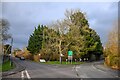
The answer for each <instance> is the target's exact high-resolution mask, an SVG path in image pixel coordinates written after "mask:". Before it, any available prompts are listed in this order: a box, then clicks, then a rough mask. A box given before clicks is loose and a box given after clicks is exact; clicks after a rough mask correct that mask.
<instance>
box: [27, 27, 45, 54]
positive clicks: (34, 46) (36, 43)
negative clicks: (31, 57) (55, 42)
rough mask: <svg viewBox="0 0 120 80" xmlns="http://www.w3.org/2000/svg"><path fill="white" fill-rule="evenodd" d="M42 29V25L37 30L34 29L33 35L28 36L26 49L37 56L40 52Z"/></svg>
mask: <svg viewBox="0 0 120 80" xmlns="http://www.w3.org/2000/svg"><path fill="white" fill-rule="evenodd" d="M43 28H44V26H43V25H41V26H40V25H38V28H35V30H34V32H33V34H32V35H30V38H29V41H28V47H27V49H28V50H29V51H30V52H31V53H32V54H37V53H38V52H39V51H40V49H42V41H43Z"/></svg>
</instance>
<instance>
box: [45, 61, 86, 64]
mask: <svg viewBox="0 0 120 80" xmlns="http://www.w3.org/2000/svg"><path fill="white" fill-rule="evenodd" d="M83 63H84V62H72V64H71V62H65V61H62V64H61V63H60V62H59V61H47V62H45V64H61V65H77V64H83Z"/></svg>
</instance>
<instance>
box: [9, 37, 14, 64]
mask: <svg viewBox="0 0 120 80" xmlns="http://www.w3.org/2000/svg"><path fill="white" fill-rule="evenodd" d="M12 46H13V38H12V37H11V54H10V66H12V56H13V54H12Z"/></svg>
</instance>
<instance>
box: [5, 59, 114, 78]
mask: <svg viewBox="0 0 120 80" xmlns="http://www.w3.org/2000/svg"><path fill="white" fill-rule="evenodd" d="M15 60H16V61H17V62H18V63H19V64H21V65H22V66H25V67H26V69H25V70H24V71H22V72H19V73H17V74H13V75H9V76H6V77H5V78H21V79H24V78H27V79H32V78H115V77H114V76H112V75H111V74H109V73H108V72H104V71H101V70H99V69H97V68H95V67H94V66H93V63H86V64H82V65H69V66H67V65H66V66H65V65H63V66H62V65H48V64H43V63H36V62H33V61H28V60H19V59H15Z"/></svg>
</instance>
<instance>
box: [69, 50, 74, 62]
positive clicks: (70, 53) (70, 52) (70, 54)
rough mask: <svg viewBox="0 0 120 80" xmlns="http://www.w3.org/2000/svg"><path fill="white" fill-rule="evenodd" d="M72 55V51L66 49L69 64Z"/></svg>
mask: <svg viewBox="0 0 120 80" xmlns="http://www.w3.org/2000/svg"><path fill="white" fill-rule="evenodd" d="M72 56H73V51H70V50H69V51H68V60H69V61H71V64H72V58H73V57H72Z"/></svg>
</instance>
